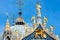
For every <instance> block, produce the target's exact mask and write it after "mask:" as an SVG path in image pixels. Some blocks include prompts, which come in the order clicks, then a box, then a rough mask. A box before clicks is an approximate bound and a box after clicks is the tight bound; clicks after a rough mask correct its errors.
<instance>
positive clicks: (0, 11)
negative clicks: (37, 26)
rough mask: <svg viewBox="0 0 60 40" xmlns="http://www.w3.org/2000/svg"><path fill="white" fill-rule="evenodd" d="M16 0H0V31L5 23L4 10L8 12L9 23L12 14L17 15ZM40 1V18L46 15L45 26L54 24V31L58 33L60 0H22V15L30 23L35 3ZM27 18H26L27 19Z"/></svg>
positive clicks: (34, 12) (34, 14)
mask: <svg viewBox="0 0 60 40" xmlns="http://www.w3.org/2000/svg"><path fill="white" fill-rule="evenodd" d="M17 1H18V0H0V33H2V32H3V31H4V28H5V23H6V12H8V13H9V21H10V25H12V19H11V17H12V14H13V13H14V15H15V18H17V17H18V10H19V8H18V7H17V5H16V2H17ZM38 1H40V4H41V6H42V9H41V14H42V20H43V17H44V16H46V17H47V18H48V23H47V27H48V28H49V26H50V25H54V28H55V29H54V33H55V34H56V35H57V34H58V35H60V31H59V29H60V0H23V2H24V5H23V7H22V13H23V14H22V16H23V18H24V20H25V22H26V23H31V17H32V16H36V17H37V15H36V14H37V12H36V3H37V2H38ZM26 18H27V19H28V20H27V19H26Z"/></svg>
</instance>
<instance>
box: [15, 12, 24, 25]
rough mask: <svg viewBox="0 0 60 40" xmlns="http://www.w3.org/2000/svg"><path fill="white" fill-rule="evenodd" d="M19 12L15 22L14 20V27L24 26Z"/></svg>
mask: <svg viewBox="0 0 60 40" xmlns="http://www.w3.org/2000/svg"><path fill="white" fill-rule="evenodd" d="M21 14H22V13H21V12H19V17H18V18H17V20H16V25H24V24H25V23H24V20H23V18H22V16H21Z"/></svg>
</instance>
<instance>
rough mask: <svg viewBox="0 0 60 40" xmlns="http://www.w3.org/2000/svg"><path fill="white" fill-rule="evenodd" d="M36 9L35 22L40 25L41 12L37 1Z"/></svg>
mask: <svg viewBox="0 0 60 40" xmlns="http://www.w3.org/2000/svg"><path fill="white" fill-rule="evenodd" d="M36 9H37V15H38V19H37V24H38V25H39V24H40V25H42V19H41V12H40V10H41V6H40V2H38V3H37V6H36Z"/></svg>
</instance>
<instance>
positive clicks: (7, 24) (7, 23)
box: [5, 13, 10, 31]
mask: <svg viewBox="0 0 60 40" xmlns="http://www.w3.org/2000/svg"><path fill="white" fill-rule="evenodd" d="M5 30H6V31H7V30H8V31H10V25H9V20H8V13H7V21H6V28H5Z"/></svg>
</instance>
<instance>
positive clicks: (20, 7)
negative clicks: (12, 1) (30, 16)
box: [17, 0, 23, 12]
mask: <svg viewBox="0 0 60 40" xmlns="http://www.w3.org/2000/svg"><path fill="white" fill-rule="evenodd" d="M17 5H18V7H19V11H20V12H21V9H22V5H23V2H22V0H19V1H18V3H17Z"/></svg>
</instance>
